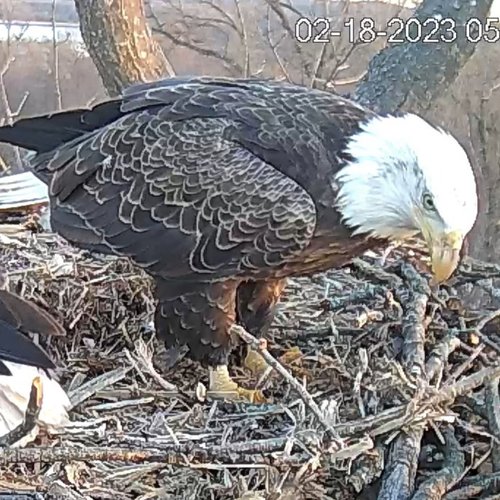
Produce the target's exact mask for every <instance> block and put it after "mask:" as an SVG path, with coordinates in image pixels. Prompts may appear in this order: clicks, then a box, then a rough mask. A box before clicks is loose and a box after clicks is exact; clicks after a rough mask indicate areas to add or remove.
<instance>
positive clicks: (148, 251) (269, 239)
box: [46, 112, 316, 281]
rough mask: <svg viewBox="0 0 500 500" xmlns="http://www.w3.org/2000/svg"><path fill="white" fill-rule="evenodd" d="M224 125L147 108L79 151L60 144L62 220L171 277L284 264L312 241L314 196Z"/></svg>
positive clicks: (67, 232) (55, 165)
mask: <svg viewBox="0 0 500 500" xmlns="http://www.w3.org/2000/svg"><path fill="white" fill-rule="evenodd" d="M224 130H225V123H224V122H223V121H221V120H195V121H190V122H166V121H164V120H163V117H162V116H161V112H160V113H159V114H157V115H151V114H150V113H148V112H142V113H140V114H139V115H134V116H132V115H129V116H126V117H124V118H122V119H120V120H119V121H118V122H116V123H115V124H114V125H113V126H112V127H107V128H105V129H103V130H101V131H99V133H96V134H95V135H94V136H93V137H91V138H89V139H87V140H86V141H84V142H82V143H80V144H78V145H77V146H74V147H72V148H71V149H72V153H73V154H72V155H70V154H69V152H68V151H66V150H61V151H60V153H58V154H56V155H55V156H54V158H53V159H52V160H51V161H49V162H48V164H47V167H46V168H47V169H48V170H52V171H53V172H54V175H53V177H52V179H53V180H52V183H51V186H50V193H51V197H52V198H53V199H54V207H53V211H54V212H58V217H57V220H55V221H53V225H54V226H55V229H56V230H57V231H59V232H60V233H62V235H63V236H65V237H67V238H68V239H71V238H72V235H73V234H74V233H75V231H76V232H78V231H79V230H80V228H81V236H80V237H79V240H81V241H97V237H98V238H99V240H100V241H99V242H98V244H99V245H101V246H104V247H106V248H107V249H108V250H109V252H112V253H115V254H118V255H125V256H128V257H131V258H132V259H133V260H134V261H135V262H137V263H138V264H140V265H141V266H143V267H145V268H146V270H148V271H149V272H151V273H152V274H154V275H158V276H160V277H162V278H164V279H181V278H182V279H192V280H194V281H199V280H201V281H203V280H209V281H210V280H213V279H217V278H222V277H229V276H235V275H237V276H244V275H247V274H255V273H257V274H259V273H260V272H264V273H265V272H266V271H265V270H266V268H273V267H277V266H280V265H282V264H283V263H285V262H286V261H287V259H288V258H292V257H294V256H296V255H298V254H299V253H300V251H302V250H303V249H304V248H305V247H306V246H307V244H308V243H309V241H310V238H311V236H312V234H313V232H314V229H315V223H316V208H315V204H314V202H313V200H312V199H311V198H310V196H309V195H308V193H307V192H306V191H305V190H304V189H303V188H302V187H301V186H300V185H298V184H297V183H296V182H295V181H293V180H292V179H290V178H289V177H287V176H285V175H283V174H282V173H281V172H280V171H278V170H276V169H275V168H273V167H272V166H270V165H268V164H267V163H265V162H263V161H262V160H261V159H260V158H258V157H256V156H255V155H253V154H252V153H251V152H249V151H248V150H246V149H244V148H242V147H240V146H239V145H238V144H235V143H234V142H233V141H232V140H229V139H225V138H224V137H223V135H224ZM117 136H119V138H117ZM66 213H67V214H68V221H67V222H66V223H65V220H64V214H66ZM76 217H77V218H78V219H79V221H80V224H79V225H78V226H77V228H76V229H75V226H74V225H73V224H72V223H71V221H70V218H76ZM87 233H88V235H89V237H90V238H87ZM96 236H97V237H96Z"/></svg>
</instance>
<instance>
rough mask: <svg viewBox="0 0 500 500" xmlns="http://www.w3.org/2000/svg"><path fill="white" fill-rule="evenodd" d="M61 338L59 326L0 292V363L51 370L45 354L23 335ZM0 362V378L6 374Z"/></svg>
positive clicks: (34, 308) (33, 307)
mask: <svg viewBox="0 0 500 500" xmlns="http://www.w3.org/2000/svg"><path fill="white" fill-rule="evenodd" d="M28 332H30V333H38V334H41V335H64V334H65V331H64V329H63V327H62V326H61V325H60V324H59V323H58V322H57V321H56V320H55V319H54V318H52V317H51V316H50V315H49V314H48V313H47V312H45V311H44V310H43V309H41V308H39V307H38V306H36V305H35V304H33V303H32V302H28V301H26V300H24V299H23V298H21V297H19V296H18V295H15V294H12V293H10V292H8V291H6V290H0V360H1V361H12V362H15V363H22V364H26V365H30V366H37V367H39V368H45V369H48V368H54V364H53V363H52V361H51V360H50V358H49V357H48V356H47V354H46V353H45V352H44V351H43V350H42V349H41V348H40V347H39V346H37V345H36V344H34V343H33V342H32V341H31V339H29V338H28V337H27V336H26V335H25V334H26V333H28ZM1 361H0V375H10V371H9V369H8V368H7V366H6V365H5V364H3V363H2V362H1Z"/></svg>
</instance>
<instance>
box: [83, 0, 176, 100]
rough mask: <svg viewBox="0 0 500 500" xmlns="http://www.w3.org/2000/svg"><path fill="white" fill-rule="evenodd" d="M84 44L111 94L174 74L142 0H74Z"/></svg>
mask: <svg viewBox="0 0 500 500" xmlns="http://www.w3.org/2000/svg"><path fill="white" fill-rule="evenodd" d="M75 5H76V9H77V11H78V16H79V18H80V28H81V31H82V37H83V40H84V41H85V45H86V46H87V49H88V51H89V53H90V56H91V57H92V60H93V61H94V64H95V65H96V67H97V70H98V71H99V74H100V76H101V78H102V81H103V83H104V86H105V87H106V90H107V91H108V93H109V94H110V95H111V96H114V95H118V94H120V93H121V91H122V90H123V88H125V87H127V86H129V85H131V84H132V83H137V82H147V81H152V80H156V79H158V78H161V77H166V76H169V75H170V76H172V75H173V70H172V68H171V66H170V64H169V63H168V61H167V59H166V58H165V56H164V54H163V52H162V50H161V48H160V46H159V45H158V44H157V43H156V41H155V40H154V39H153V37H152V36H151V32H150V30H149V27H148V25H147V22H146V18H145V15H144V5H143V1H142V0H75Z"/></svg>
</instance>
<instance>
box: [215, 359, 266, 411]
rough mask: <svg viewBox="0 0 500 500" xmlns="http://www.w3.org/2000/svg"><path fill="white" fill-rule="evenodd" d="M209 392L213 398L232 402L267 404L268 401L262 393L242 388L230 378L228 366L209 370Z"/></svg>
mask: <svg viewBox="0 0 500 500" xmlns="http://www.w3.org/2000/svg"><path fill="white" fill-rule="evenodd" d="M209 377H210V380H209V391H210V394H211V396H213V397H215V398H221V399H229V400H232V401H248V402H250V403H265V402H266V401H267V400H266V398H265V396H264V394H263V393H262V391H259V390H256V389H245V388H243V387H240V386H239V385H238V384H237V383H236V382H235V381H234V380H232V379H231V377H230V376H229V372H228V370H227V366H226V365H219V366H216V367H215V368H210V369H209Z"/></svg>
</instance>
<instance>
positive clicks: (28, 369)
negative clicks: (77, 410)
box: [0, 290, 70, 445]
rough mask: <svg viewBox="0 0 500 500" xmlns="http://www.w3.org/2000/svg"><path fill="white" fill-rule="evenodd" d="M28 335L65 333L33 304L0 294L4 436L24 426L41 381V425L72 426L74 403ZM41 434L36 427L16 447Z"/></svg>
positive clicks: (0, 391)
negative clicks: (35, 387) (34, 387)
mask: <svg viewBox="0 0 500 500" xmlns="http://www.w3.org/2000/svg"><path fill="white" fill-rule="evenodd" d="M27 333H37V334H41V335H64V334H65V331H64V329H63V328H62V326H61V325H60V324H59V323H58V322H56V321H55V320H54V319H53V318H52V317H51V316H50V315H49V314H48V313H46V312H45V311H44V310H43V309H41V308H39V307H38V306H36V305H35V304H33V303H32V302H28V301H27V300H25V299H23V298H21V297H19V296H17V295H15V294H13V293H10V292H8V291H7V290H0V436H4V435H5V434H7V433H9V432H10V431H12V430H14V429H15V428H16V427H17V426H18V425H20V424H21V423H22V422H23V420H24V416H25V412H26V409H27V407H28V401H29V398H30V392H31V384H32V382H33V380H34V379H35V378H37V377H38V378H39V379H40V382H41V390H42V402H41V405H40V413H39V417H38V423H39V424H41V425H42V426H44V427H46V428H48V429H54V428H58V427H61V426H63V425H65V424H66V423H67V422H69V418H68V413H67V411H68V410H69V408H70V401H69V399H68V396H67V394H66V393H65V392H64V390H63V388H62V387H61V386H60V385H59V383H58V382H57V381H56V380H55V379H54V378H53V377H52V376H51V374H50V370H51V369H53V368H55V365H54V363H53V362H52V361H51V359H50V358H49V357H48V356H47V354H46V353H45V352H44V351H43V350H42V349H41V347H39V346H38V345H36V344H34V343H33V341H32V340H31V339H30V338H29V337H28V336H27V335H26V334H27ZM37 433H38V427H37V426H36V427H35V428H34V429H33V431H32V432H31V433H29V434H28V435H27V436H25V437H23V439H22V440H21V442H18V443H16V444H17V445H20V444H26V443H27V442H28V441H29V440H31V439H33V438H34V437H35V436H36V434H37Z"/></svg>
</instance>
